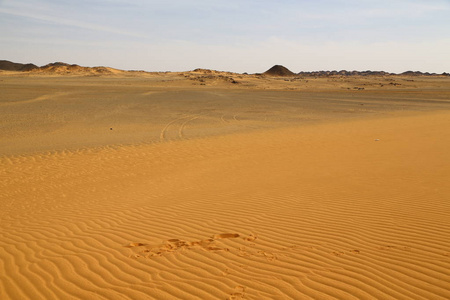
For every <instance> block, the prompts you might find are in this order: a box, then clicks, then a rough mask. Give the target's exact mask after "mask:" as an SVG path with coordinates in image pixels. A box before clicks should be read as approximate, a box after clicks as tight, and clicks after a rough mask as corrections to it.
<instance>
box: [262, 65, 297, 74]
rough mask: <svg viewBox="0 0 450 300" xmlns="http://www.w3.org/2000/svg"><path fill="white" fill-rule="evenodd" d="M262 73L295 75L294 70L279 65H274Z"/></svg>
mask: <svg viewBox="0 0 450 300" xmlns="http://www.w3.org/2000/svg"><path fill="white" fill-rule="evenodd" d="M263 74H264V75H269V76H295V73H294V72H291V71H290V70H289V69H288V68H286V67H284V66H281V65H275V66H273V67H272V68H270V69H269V70H267V71H266V72H264V73H263Z"/></svg>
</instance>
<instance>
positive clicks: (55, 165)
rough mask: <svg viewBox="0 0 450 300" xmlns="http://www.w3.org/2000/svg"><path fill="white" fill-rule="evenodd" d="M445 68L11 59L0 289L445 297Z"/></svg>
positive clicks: (3, 148) (3, 103)
mask: <svg viewBox="0 0 450 300" xmlns="http://www.w3.org/2000/svg"><path fill="white" fill-rule="evenodd" d="M449 149H450V77H439V76H434V77H427V76H419V77H401V76H385V77H376V76H368V77H364V76H352V77H323V78H322V77H320V78H314V77H311V78H302V77H300V78H279V77H273V78H272V77H266V76H255V75H229V74H228V75H226V76H225V75H220V74H215V73H212V74H211V72H207V71H201V70H200V71H197V72H187V73H151V74H150V73H139V72H138V73H132V74H131V75H130V74H128V73H127V74H125V73H124V74H122V73H120V74H110V75H102V76H81V75H76V74H75V75H73V74H72V75H71V74H65V75H54V74H25V73H12V72H1V73H0V226H1V231H0V298H1V299H449V298H450V200H449V199H450V150H449Z"/></svg>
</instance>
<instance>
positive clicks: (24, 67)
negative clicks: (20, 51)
mask: <svg viewBox="0 0 450 300" xmlns="http://www.w3.org/2000/svg"><path fill="white" fill-rule="evenodd" d="M33 69H39V67H38V66H36V65H34V64H21V63H14V62H11V61H7V60H0V70H5V71H19V72H26V71H31V70H33Z"/></svg>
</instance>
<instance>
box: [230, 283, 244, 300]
mask: <svg viewBox="0 0 450 300" xmlns="http://www.w3.org/2000/svg"><path fill="white" fill-rule="evenodd" d="M245 290H246V288H245V286H242V285H238V286H236V287H235V288H234V291H233V292H232V293H231V294H230V297H228V300H237V299H244V297H245Z"/></svg>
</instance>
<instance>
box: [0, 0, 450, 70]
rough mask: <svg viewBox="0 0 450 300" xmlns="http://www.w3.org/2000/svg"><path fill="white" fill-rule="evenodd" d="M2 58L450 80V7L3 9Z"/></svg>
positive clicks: (322, 3) (358, 0)
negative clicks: (422, 75)
mask: <svg viewBox="0 0 450 300" xmlns="http://www.w3.org/2000/svg"><path fill="white" fill-rule="evenodd" d="M0 59H6V60H11V61H15V62H23V63H26V62H32V63H35V64H37V65H44V64H47V63H49V62H54V61H63V62H67V63H76V64H79V65H83V66H98V65H103V66H110V67H115V68H119V69H142V70H146V71H184V70H192V69H195V68H209V69H216V70H224V71H233V72H249V73H254V72H263V71H265V70H266V69H268V68H270V67H271V66H272V65H274V64H282V65H284V66H286V67H288V68H289V69H291V70H292V71H294V72H299V71H312V70H342V69H346V70H369V69H370V70H385V71H390V72H403V71H407V70H419V71H428V72H437V73H442V72H450V0H389V1H386V0H376V1H373V0H336V1H332V0H310V1H305V0H298V1H294V0H278V1H268V0H247V1H246V0H227V1H216V0H184V1H182V0H172V1H156V0H149V1H145V0H77V1H73V0H0Z"/></svg>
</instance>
